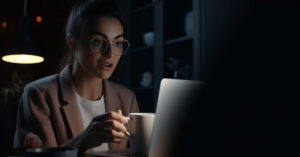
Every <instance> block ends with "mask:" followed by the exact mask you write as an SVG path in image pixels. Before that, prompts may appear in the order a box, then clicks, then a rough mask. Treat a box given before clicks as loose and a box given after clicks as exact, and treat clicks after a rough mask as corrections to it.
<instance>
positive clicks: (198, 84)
mask: <svg viewBox="0 0 300 157" xmlns="http://www.w3.org/2000/svg"><path fill="white" fill-rule="evenodd" d="M205 86H206V83H205V82H202V81H192V80H180V79H166V78H164V79H162V80H161V83H160V89H159V95H158V99H157V105H156V116H155V121H154V126H153V130H152V137H151V143H150V149H149V155H148V156H149V157H168V156H173V155H172V152H174V149H176V143H177V142H179V141H180V137H183V136H181V135H180V134H181V133H182V124H183V123H185V121H184V119H185V118H186V116H188V114H189V111H190V110H191V109H192V107H193V106H194V105H197V103H198V102H197V100H198V98H199V95H201V92H202V91H203V89H204V87H205ZM89 155H92V156H130V152H129V151H128V150H125V151H123V150H120V151H104V152H97V153H92V154H89Z"/></svg>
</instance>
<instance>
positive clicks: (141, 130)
mask: <svg viewBox="0 0 300 157" xmlns="http://www.w3.org/2000/svg"><path fill="white" fill-rule="evenodd" d="M129 117H130V120H129V122H128V131H129V133H130V151H131V152H132V153H139V154H148V153H149V147H150V140H151V135H152V128H153V124H154V119H155V113H130V114H129Z"/></svg>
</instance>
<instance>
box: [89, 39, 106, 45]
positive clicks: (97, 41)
mask: <svg viewBox="0 0 300 157" xmlns="http://www.w3.org/2000/svg"><path fill="white" fill-rule="evenodd" d="M91 44H92V46H102V45H103V41H101V40H99V39H94V40H92V43H91Z"/></svg>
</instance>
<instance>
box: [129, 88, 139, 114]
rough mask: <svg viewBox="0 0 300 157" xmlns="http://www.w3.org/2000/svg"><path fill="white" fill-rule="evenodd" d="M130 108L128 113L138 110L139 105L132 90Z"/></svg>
mask: <svg viewBox="0 0 300 157" xmlns="http://www.w3.org/2000/svg"><path fill="white" fill-rule="evenodd" d="M131 102H132V103H131V108H130V113H134V112H139V111H140V110H139V105H138V103H137V100H136V96H135V94H134V92H132V97H131Z"/></svg>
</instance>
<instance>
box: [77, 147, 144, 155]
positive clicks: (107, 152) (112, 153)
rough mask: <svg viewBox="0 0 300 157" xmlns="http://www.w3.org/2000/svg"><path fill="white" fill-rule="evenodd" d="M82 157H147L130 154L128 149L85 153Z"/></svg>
mask: <svg viewBox="0 0 300 157" xmlns="http://www.w3.org/2000/svg"><path fill="white" fill-rule="evenodd" d="M83 157H147V155H146V154H137V153H131V152H130V151H129V150H128V149H125V150H110V151H103V152H90V153H85V154H84V155H83Z"/></svg>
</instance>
